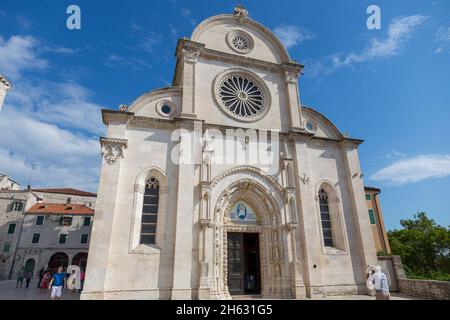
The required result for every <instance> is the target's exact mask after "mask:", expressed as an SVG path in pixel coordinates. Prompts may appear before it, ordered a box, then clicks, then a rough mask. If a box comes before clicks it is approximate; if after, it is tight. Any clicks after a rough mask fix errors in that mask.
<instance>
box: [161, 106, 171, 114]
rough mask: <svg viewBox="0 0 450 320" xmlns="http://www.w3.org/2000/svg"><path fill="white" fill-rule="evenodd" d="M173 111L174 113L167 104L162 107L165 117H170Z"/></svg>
mask: <svg viewBox="0 0 450 320" xmlns="http://www.w3.org/2000/svg"><path fill="white" fill-rule="evenodd" d="M171 111H172V108H171V107H170V106H169V105H167V104H165V105H163V106H162V107H161V112H162V113H164V114H165V115H169V114H170V112H171Z"/></svg>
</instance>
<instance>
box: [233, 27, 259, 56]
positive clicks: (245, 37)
mask: <svg viewBox="0 0 450 320" xmlns="http://www.w3.org/2000/svg"><path fill="white" fill-rule="evenodd" d="M227 42H228V45H229V46H230V48H231V49H233V50H234V51H235V52H237V53H241V54H246V53H250V52H251V51H252V50H253V46H254V43H253V39H252V37H251V36H250V35H249V34H248V33H247V32H244V31H242V30H234V31H231V32H229V33H228V34H227Z"/></svg>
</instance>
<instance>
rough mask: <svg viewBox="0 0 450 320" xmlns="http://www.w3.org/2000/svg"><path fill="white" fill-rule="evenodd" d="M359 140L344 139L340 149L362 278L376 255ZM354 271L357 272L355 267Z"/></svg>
mask: <svg viewBox="0 0 450 320" xmlns="http://www.w3.org/2000/svg"><path fill="white" fill-rule="evenodd" d="M359 143H360V142H354V141H352V140H344V141H342V142H341V150H342V154H343V157H344V161H345V168H346V173H347V183H348V190H349V193H350V199H351V204H352V211H353V217H354V222H355V226H356V227H355V230H356V238H357V239H358V242H359V249H360V255H361V266H360V267H361V269H360V274H359V275H360V279H359V281H363V280H364V275H365V270H366V267H367V266H368V265H374V264H376V262H377V255H376V252H375V247H374V245H373V240H372V237H371V235H372V229H371V225H370V221H369V215H368V214H367V212H368V208H367V201H366V198H365V191H364V183H363V180H362V177H361V166H360V164H359V157H358V145H359ZM355 272H358V271H357V270H356V269H355Z"/></svg>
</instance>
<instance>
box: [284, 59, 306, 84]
mask: <svg viewBox="0 0 450 320" xmlns="http://www.w3.org/2000/svg"><path fill="white" fill-rule="evenodd" d="M281 69H282V70H283V72H284V75H285V77H286V82H287V83H297V82H298V79H299V77H300V74H301V71H302V69H303V65H300V64H296V63H288V62H283V63H282V64H281Z"/></svg>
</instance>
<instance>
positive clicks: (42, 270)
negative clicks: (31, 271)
mask: <svg viewBox="0 0 450 320" xmlns="http://www.w3.org/2000/svg"><path fill="white" fill-rule="evenodd" d="M44 271H45V270H44V268H42V269H41V270H39V273H38V276H39V280H38V283H37V287H38V289H39V288H40V287H41V282H42V278H43V277H44Z"/></svg>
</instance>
